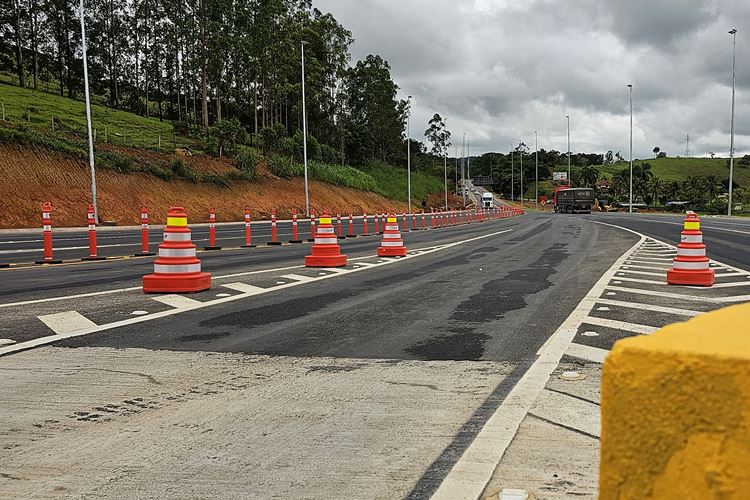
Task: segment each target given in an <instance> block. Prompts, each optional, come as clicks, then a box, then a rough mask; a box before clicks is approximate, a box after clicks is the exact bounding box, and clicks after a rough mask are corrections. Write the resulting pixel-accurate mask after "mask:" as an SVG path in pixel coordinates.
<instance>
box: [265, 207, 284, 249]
mask: <svg viewBox="0 0 750 500" xmlns="http://www.w3.org/2000/svg"><path fill="white" fill-rule="evenodd" d="M267 245H281V242H280V241H279V235H278V233H277V231H276V209H273V210H271V241H269V242H268V243H267Z"/></svg>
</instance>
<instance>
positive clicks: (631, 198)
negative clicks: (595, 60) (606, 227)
mask: <svg viewBox="0 0 750 500" xmlns="http://www.w3.org/2000/svg"><path fill="white" fill-rule="evenodd" d="M628 89H630V208H629V209H628V212H629V213H631V214H632V213H633V85H632V84H628Z"/></svg>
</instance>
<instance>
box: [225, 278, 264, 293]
mask: <svg viewBox="0 0 750 500" xmlns="http://www.w3.org/2000/svg"><path fill="white" fill-rule="evenodd" d="M221 286H223V287H225V288H229V289H230V290H235V291H237V292H242V293H244V294H246V295H258V294H259V293H263V292H265V291H266V289H265V288H262V287H259V286H255V285H248V284H247V283H242V282H239V281H238V282H237V283H227V284H225V285H221Z"/></svg>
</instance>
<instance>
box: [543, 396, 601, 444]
mask: <svg viewBox="0 0 750 500" xmlns="http://www.w3.org/2000/svg"><path fill="white" fill-rule="evenodd" d="M529 414H530V415H534V416H537V417H541V418H543V419H545V420H549V421H550V422H555V423H557V424H560V425H564V426H566V427H571V428H573V429H578V430H580V431H583V432H585V433H586V434H590V435H592V436H597V437H599V434H600V433H601V418H600V417H599V406H598V405H595V404H593V403H589V402H587V401H583V400H581V399H579V398H574V397H572V396H569V395H567V394H561V393H559V392H557V391H548V390H546V389H545V390H543V391H542V392H541V393H540V394H539V399H538V400H537V401H536V403H535V404H534V407H533V408H532V409H531V410H530V411H529Z"/></svg>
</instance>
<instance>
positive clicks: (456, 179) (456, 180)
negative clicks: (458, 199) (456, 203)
mask: <svg viewBox="0 0 750 500" xmlns="http://www.w3.org/2000/svg"><path fill="white" fill-rule="evenodd" d="M455 183H456V196H458V146H456V178H455Z"/></svg>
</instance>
